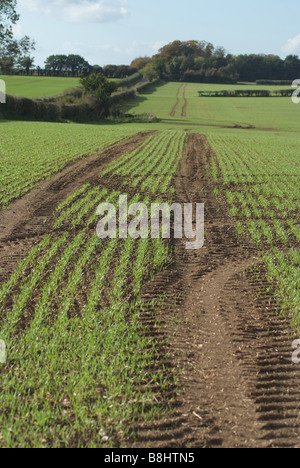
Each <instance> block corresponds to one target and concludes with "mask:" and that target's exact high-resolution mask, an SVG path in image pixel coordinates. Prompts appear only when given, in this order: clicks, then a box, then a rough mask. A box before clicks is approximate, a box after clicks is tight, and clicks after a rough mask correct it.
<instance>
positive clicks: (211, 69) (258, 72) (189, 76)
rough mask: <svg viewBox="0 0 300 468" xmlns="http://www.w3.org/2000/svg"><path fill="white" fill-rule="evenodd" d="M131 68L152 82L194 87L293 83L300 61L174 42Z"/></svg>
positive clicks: (199, 43) (299, 71) (200, 44)
mask: <svg viewBox="0 0 300 468" xmlns="http://www.w3.org/2000/svg"><path fill="white" fill-rule="evenodd" d="M131 66H132V67H134V68H137V69H138V70H141V71H142V72H143V74H144V75H145V76H146V77H148V78H149V79H150V80H152V79H155V78H160V79H166V80H171V81H185V82H196V83H237V82H238V81H242V82H256V81H258V80H267V81H268V80H269V81H273V80H280V81H282V80H287V81H293V80H295V79H296V78H297V77H300V59H299V57H298V56H297V55H289V56H287V57H286V58H285V60H283V59H282V58H280V57H279V56H277V55H264V54H250V55H247V54H245V55H232V54H228V53H227V52H226V50H225V49H224V48H223V47H215V46H214V45H213V44H211V43H209V42H205V41H187V42H181V41H174V42H172V43H170V44H167V45H166V46H164V47H162V48H161V49H160V50H159V53H158V54H156V55H154V56H153V57H151V58H150V57H140V58H137V59H135V60H134V61H133V62H132V64H131Z"/></svg>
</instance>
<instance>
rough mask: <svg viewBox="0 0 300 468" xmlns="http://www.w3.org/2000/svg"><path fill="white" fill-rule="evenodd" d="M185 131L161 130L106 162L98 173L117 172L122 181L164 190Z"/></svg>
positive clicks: (162, 191) (161, 191)
mask: <svg viewBox="0 0 300 468" xmlns="http://www.w3.org/2000/svg"><path fill="white" fill-rule="evenodd" d="M185 138H186V133H185V132H181V131H170V130H167V131H164V132H160V133H158V134H156V135H153V136H151V137H150V138H149V139H148V141H147V143H146V144H142V145H141V146H140V147H139V148H138V149H136V150H134V151H133V152H132V153H129V154H126V155H125V156H124V157H123V158H121V159H120V160H119V161H117V162H115V163H113V164H111V165H109V166H108V167H107V169H106V170H105V171H104V173H103V174H102V176H104V175H110V176H121V177H123V178H124V182H123V184H124V185H125V186H126V185H129V186H131V187H133V188H136V189H140V190H141V191H150V192H151V193H152V194H154V193H156V192H160V193H166V192H167V191H168V189H169V188H170V183H171V180H172V178H173V176H174V174H175V173H176V171H177V167H178V164H179V162H180V160H181V158H182V154H183V147H184V142H185Z"/></svg>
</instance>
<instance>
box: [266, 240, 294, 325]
mask: <svg viewBox="0 0 300 468" xmlns="http://www.w3.org/2000/svg"><path fill="white" fill-rule="evenodd" d="M263 263H264V266H265V268H266V274H267V280H268V282H269V283H270V284H271V287H270V288H269V293H270V294H272V295H273V297H275V299H276V301H277V303H278V304H279V305H280V307H281V311H282V314H283V315H285V316H289V317H290V318H291V321H292V326H293V327H294V328H297V329H299V328H300V275H299V268H300V252H299V249H290V250H289V251H288V252H285V253H284V252H282V251H281V250H278V249H274V250H272V251H271V252H269V253H268V254H266V255H265V256H264V258H263Z"/></svg>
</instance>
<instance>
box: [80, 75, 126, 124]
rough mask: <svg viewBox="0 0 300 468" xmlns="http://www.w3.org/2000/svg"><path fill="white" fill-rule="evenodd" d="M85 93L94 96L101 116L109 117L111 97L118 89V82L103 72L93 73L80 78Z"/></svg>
mask: <svg viewBox="0 0 300 468" xmlns="http://www.w3.org/2000/svg"><path fill="white" fill-rule="evenodd" d="M80 83H81V85H82V86H83V88H84V94H85V95H86V96H91V97H92V98H94V100H95V102H94V105H95V108H96V109H97V111H98V116H99V118H101V117H107V116H108V115H109V110H110V102H109V97H110V96H111V95H112V93H113V92H114V91H116V90H117V84H116V83H114V82H112V81H109V80H108V79H107V78H106V77H105V76H104V75H102V73H92V74H91V75H89V76H85V77H83V78H81V80H80Z"/></svg>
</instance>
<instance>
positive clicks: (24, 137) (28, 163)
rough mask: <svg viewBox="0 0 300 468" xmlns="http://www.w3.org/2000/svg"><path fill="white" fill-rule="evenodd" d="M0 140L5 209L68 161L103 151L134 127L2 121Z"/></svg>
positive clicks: (0, 190) (1, 193)
mask: <svg viewBox="0 0 300 468" xmlns="http://www.w3.org/2000/svg"><path fill="white" fill-rule="evenodd" d="M1 126H2V132H1V138H0V161H1V169H0V207H1V206H2V207H6V206H7V205H8V204H9V203H10V202H11V201H12V200H13V199H16V198H18V197H20V196H22V195H24V194H25V193H26V192H28V191H29V190H31V189H32V188H33V187H35V186H36V185H37V183H38V182H39V181H41V180H42V179H46V178H48V177H50V176H51V175H53V174H55V173H57V172H59V171H61V170H62V169H63V168H64V167H65V165H66V163H67V162H69V161H72V160H74V159H76V158H79V157H81V156H83V155H86V156H87V155H91V154H93V153H95V152H97V151H100V150H103V149H104V148H107V147H108V146H110V145H112V144H113V143H116V142H118V141H120V140H122V139H124V138H126V137H129V136H131V135H133V134H134V133H136V132H137V129H135V128H134V127H131V128H128V127H124V128H122V127H118V128H116V127H114V126H111V127H110V126H105V129H104V130H103V127H98V126H92V125H79V124H65V125H62V124H56V123H43V122H3V123H2V124H1Z"/></svg>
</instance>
